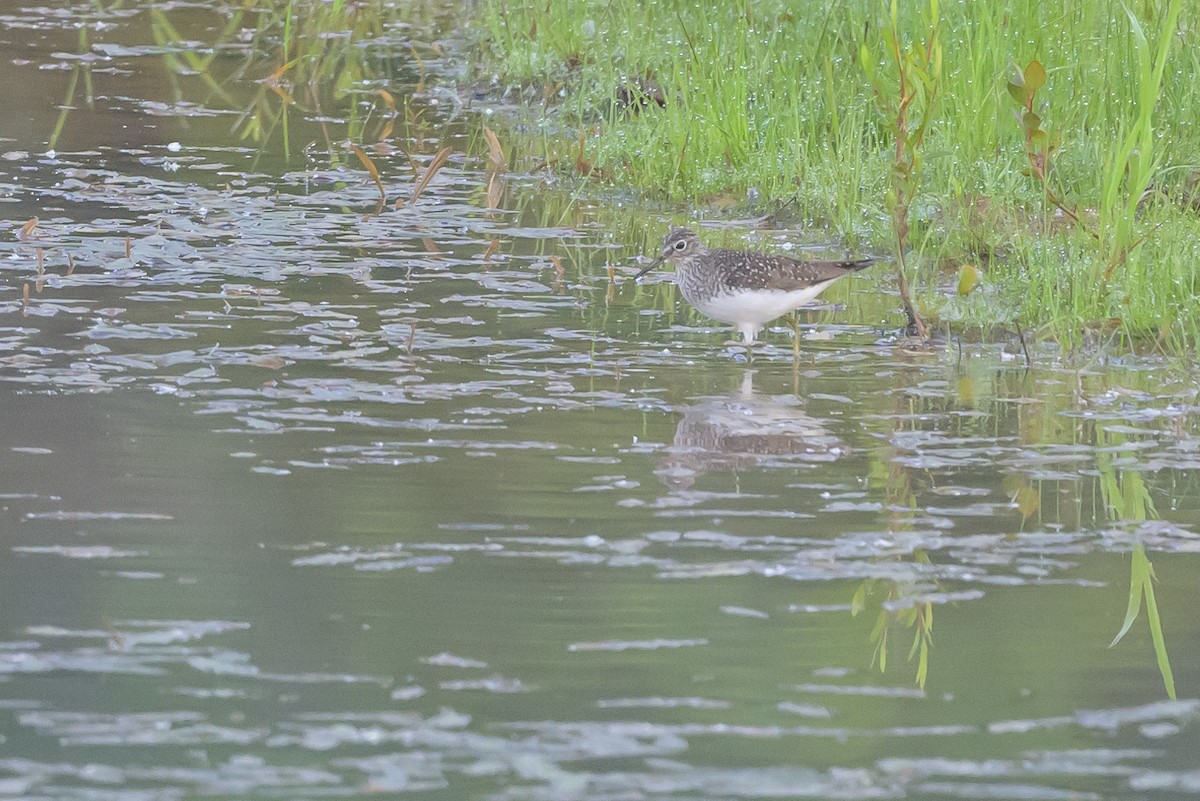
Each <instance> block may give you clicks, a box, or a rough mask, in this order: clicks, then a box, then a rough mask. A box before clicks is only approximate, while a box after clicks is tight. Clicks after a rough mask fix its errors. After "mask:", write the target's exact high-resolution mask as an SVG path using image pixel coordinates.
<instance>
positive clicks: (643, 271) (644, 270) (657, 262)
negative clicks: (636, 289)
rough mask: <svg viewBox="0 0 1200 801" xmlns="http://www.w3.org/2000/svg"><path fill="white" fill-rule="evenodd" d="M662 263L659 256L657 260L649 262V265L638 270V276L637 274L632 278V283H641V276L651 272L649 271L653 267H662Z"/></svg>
mask: <svg viewBox="0 0 1200 801" xmlns="http://www.w3.org/2000/svg"><path fill="white" fill-rule="evenodd" d="M662 263H663V258H662V256H659V257H658V258H657V259H655V260H654V261H652V262H650V263H649V264H647V265H646V266H645V267H643V268H642V269H641V270H639V271H638V274H637V275H635V276H634V277H633V280H634V281H641V280H642V276H643V275H645V274H646V273H648V272H650V271H651V270H653V269H654V268H655V267H658V266H660V265H662Z"/></svg>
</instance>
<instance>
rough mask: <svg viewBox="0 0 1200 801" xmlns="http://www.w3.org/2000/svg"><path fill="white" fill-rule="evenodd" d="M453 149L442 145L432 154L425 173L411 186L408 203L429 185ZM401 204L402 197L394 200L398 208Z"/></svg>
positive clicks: (413, 200)
mask: <svg viewBox="0 0 1200 801" xmlns="http://www.w3.org/2000/svg"><path fill="white" fill-rule="evenodd" d="M453 152H454V151H453V150H452V149H451V148H450V147H448V146H447V147H443V148H442V149H441V150H439V151H438V152H437V153H435V154H434V156H433V160H432V161H430V162H429V167H427V168H426V170H425V174H424V175H422V176H421V177H420V178H419V179H418V180H417V184H416V186H414V187H413V193H412V197H410V198H409V199H408V202H409V203H415V202H416V200H417V198H419V197H420V196H421V193H422V192H424V191H425V189H426V187H428V186H429V182H430V181H432V180H433V176H435V175H437V172H438V170H440V169H441V168H442V167H444V166H445V165H446V160H447V159H448V158H450V154H451V153H453ZM402 204H403V198H401V199H399V200H397V201H396V208H400V206H401V205H402Z"/></svg>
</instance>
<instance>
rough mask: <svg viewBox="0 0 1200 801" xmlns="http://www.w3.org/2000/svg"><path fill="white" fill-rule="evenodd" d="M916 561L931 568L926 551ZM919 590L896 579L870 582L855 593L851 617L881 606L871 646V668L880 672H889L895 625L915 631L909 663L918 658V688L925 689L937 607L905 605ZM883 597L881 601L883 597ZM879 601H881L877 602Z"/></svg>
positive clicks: (914, 555) (909, 650) (925, 604)
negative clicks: (914, 592)
mask: <svg viewBox="0 0 1200 801" xmlns="http://www.w3.org/2000/svg"><path fill="white" fill-rule="evenodd" d="M913 561H915V562H916V563H918V564H922V565H928V564H930V561H929V556H928V555H927V554H926V553H925V552H924V551H917V552H916V553H914V554H913ZM915 589H916V587H915V586H914V585H910V584H908V583H901V582H898V581H895V580H892V579H866V580H865V581H863V582H862V583H861V584H859V585H858V589H856V590H855V591H854V597H853V598H852V599H851V600H850V615H851V616H852V617H857V616H858V615H859V614H860V613H862V612H863V611H865V610H866V609H867V608H868V607H872V608H873V607H875V606H878V608H879V613H878V615H877V616H876V618H875V627H874V628H873V629H871V642H872V643H874V644H875V652H874V655H873V656H872V658H871V664H873V665H875V664H878V665H879V672H880V673H886V672H887V658H888V633H889V631H890V630H891V627H892V626H893V625H896V624H899V625H902V626H904V627H905V628H908V629H912V631H913V641H912V646H911V647H910V648H909V649H908V661H909V662H911V661H912V660H913V657H914V656H915V657H916V658H917V673H916V682H917V686H919V687H921V688H922V689H924V687H925V680H926V679H927V678H928V677H929V651H930V649H931V648H932V647H933V603H932V602H931V601H924V602H921V603H912V604H908V603H904V600H905V599H906V598H907V597H908V595H909V594H910V593H911V592H912V591H914V590H915ZM881 595H882V597H881V598H880V597H879V596H881ZM876 598H879V600H878V601H876Z"/></svg>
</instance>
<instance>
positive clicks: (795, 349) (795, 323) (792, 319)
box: [784, 311, 800, 364]
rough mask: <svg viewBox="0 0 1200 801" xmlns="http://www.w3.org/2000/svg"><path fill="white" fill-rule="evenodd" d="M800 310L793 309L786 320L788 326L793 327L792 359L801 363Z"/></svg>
mask: <svg viewBox="0 0 1200 801" xmlns="http://www.w3.org/2000/svg"><path fill="white" fill-rule="evenodd" d="M799 314H800V313H799V312H796V311H793V312H791V313H790V314H789V315H788V316H787V317H785V318H784V320H786V321H787V327H788V328H790V329H792V361H794V362H796V363H797V364H799V362H800V318H799Z"/></svg>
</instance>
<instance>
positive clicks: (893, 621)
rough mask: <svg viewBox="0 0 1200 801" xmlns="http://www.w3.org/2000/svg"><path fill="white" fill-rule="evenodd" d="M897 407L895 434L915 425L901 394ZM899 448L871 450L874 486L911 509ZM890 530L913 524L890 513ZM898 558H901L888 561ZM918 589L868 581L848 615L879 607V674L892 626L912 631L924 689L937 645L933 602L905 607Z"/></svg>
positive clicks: (892, 504) (921, 559)
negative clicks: (933, 649) (932, 650)
mask: <svg viewBox="0 0 1200 801" xmlns="http://www.w3.org/2000/svg"><path fill="white" fill-rule="evenodd" d="M895 397H896V398H897V403H899V404H902V406H901V408H898V409H896V414H895V417H894V419H895V421H896V422H895V428H894V430H893V434H896V433H899V432H900V431H901V430H903V428H904V426H905V425H906V423H907V424H910V425H915V422H912V421H913V415H912V414H911V412H912V409H911V408H910V406H909V405H910V404H911V401H909V400H907V399H906V398H905V396H904V394H903V393H901V392H897V393H895ZM898 456H899V453H898V450H897V448H895V447H887V448H881V449H878V450H876V451H874V452H873V456H872V459H871V467H870V472H871V478H872V481H873V482H878V481H882V482H883V484H884V504H885V507H886V508H887V509H889V510H893V509H894V510H900V509H904V510H908V511H909V512H911V511H913V510H915V509H916V508H917V497H916V491H915V489H914V487H913V484H914V482H913V475H912V470H911V469H910V468H909V467H908V465H906V464H904V463H903V462H902V461H901V460H900V459H899V458H897V457H898ZM891 515H892V517H891V519H890V525H889V528H890V530H892V531H896V530H898V529H908V528H911V526H912V520H911V516H906V513H905V512H900V511H895V512H891ZM889 559H893V560H899V559H900V557H889ZM913 561H914V562H915V563H917V564H922V565H928V564H931V562H930V560H929V556H928V554H926V553H925V552H924V551H921V550H917V551H915V552H914V553H913ZM920 589H921V588H920V587H918V586H916V585H915V584H912V583H910V582H900V581H896V580H894V579H877V578H870V579H865V580H864V581H863V582H862V583H860V584H859V585H858V587H857V589H855V591H854V596H853V597H852V599H851V601H850V614H851V616H853V617H857V616H858V615H859V614H860V613H862V612H863V611H865V610H866V609H868V608H876V607H877V608H878V609H879V613H878V616H877V617H876V619H875V626H874V628H872V629H871V642H872V643H873V644H874V647H875V650H874V656H873V657H872V660H871V662H872V664H878V665H879V672H880V673H885V672H887V658H888V640H889V637H888V634H889V631H890V629H891V627H892V626H896V625H899V626H903V627H904V628H907V629H912V630H913V641H912V646H911V647H910V648H909V651H908V661H909V662H911V661H912V660H913V658H914V657H916V659H917V670H916V677H915V680H916V683H917V685H918V686H920V687H921V688H924V687H925V681H926V679H927V678H928V677H929V653H930V651H931V649H932V647H933V603H932V602H930V601H924V602H917V603H903V600H904V599H906V598H908V597H909V596H911V595H912V594H913V593H914V592H918V591H920Z"/></svg>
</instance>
